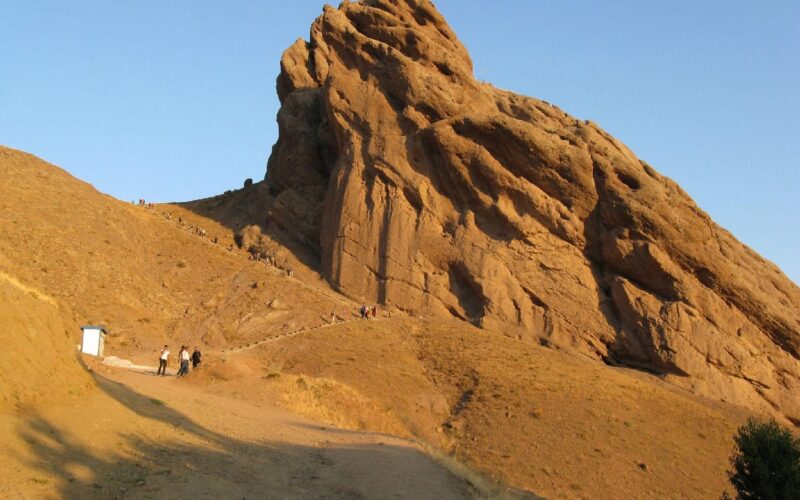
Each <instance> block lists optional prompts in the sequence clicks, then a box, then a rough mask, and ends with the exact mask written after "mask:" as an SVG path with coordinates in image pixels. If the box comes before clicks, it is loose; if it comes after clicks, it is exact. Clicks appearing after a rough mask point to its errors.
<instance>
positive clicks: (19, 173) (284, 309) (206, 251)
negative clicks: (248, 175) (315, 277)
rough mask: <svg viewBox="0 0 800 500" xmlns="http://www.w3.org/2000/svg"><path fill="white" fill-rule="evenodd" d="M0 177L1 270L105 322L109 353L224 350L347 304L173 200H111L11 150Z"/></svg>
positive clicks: (75, 334) (79, 314)
mask: <svg viewBox="0 0 800 500" xmlns="http://www.w3.org/2000/svg"><path fill="white" fill-rule="evenodd" d="M0 176H1V177H2V178H3V182H2V183H0V227H1V228H3V230H2V237H0V255H2V256H3V258H2V259H0V273H5V274H6V275H8V276H12V277H14V278H15V279H16V280H18V281H19V282H21V283H26V284H28V285H30V286H31V287H35V288H37V289H39V290H41V291H42V292H43V293H45V294H47V295H48V296H50V297H52V299H53V300H54V301H56V302H58V303H59V304H63V305H64V306H65V307H66V308H67V309H68V310H69V311H71V316H70V317H69V319H70V320H71V321H74V322H77V323H80V324H85V323H92V324H104V325H106V326H107V327H108V329H109V331H110V335H109V337H108V339H107V340H108V348H109V350H110V352H113V353H115V354H117V355H122V356H128V355H132V356H138V357H141V356H151V357H150V358H149V359H147V361H150V362H152V360H153V359H156V357H157V353H158V350H159V348H160V346H162V345H163V344H165V343H169V344H170V345H171V346H172V348H173V352H177V348H178V347H179V346H180V344H183V343H186V344H189V343H191V344H192V345H195V344H201V345H203V346H206V347H224V346H225V345H227V344H228V343H234V344H236V343H242V342H247V341H248V340H250V339H253V338H260V337H262V336H263V335H264V334H265V332H272V333H277V332H281V331H288V330H291V329H294V328H297V327H299V326H301V325H318V324H321V323H323V322H324V321H327V320H329V318H330V312H331V310H333V309H342V308H344V307H346V306H349V305H350V302H348V301H345V300H344V299H343V298H342V297H339V296H337V295H336V294H334V293H330V292H327V294H325V293H323V292H321V291H317V290H316V289H315V288H313V287H310V286H308V285H305V284H304V283H302V282H300V281H298V280H297V279H292V278H288V277H287V276H286V274H287V273H286V272H285V271H283V270H281V269H278V268H274V267H271V266H267V265H265V264H264V263H263V262H255V261H250V260H247V258H246V256H245V255H246V254H245V253H244V252H240V251H238V249H236V248H233V249H232V250H229V247H231V245H232V242H233V238H232V235H231V233H230V231H228V230H227V229H226V228H224V227H222V226H220V225H218V224H214V223H213V222H212V221H209V220H202V223H201V221H200V219H199V218H197V217H195V216H194V215H193V214H191V213H189V212H186V211H183V210H182V209H181V208H179V207H172V206H157V207H153V208H146V207H141V206H134V205H132V204H129V203H124V202H121V201H119V200H116V199H114V198H112V197H110V196H107V195H103V194H101V193H98V192H97V191H96V190H95V189H94V188H92V187H91V186H90V185H88V184H86V183H84V182H81V181H79V180H77V179H75V178H73V177H71V176H70V175H69V174H67V173H66V172H64V171H63V170H61V169H59V168H57V167H54V166H53V165H50V164H47V163H45V162H43V161H42V160H40V159H38V158H36V157H34V156H32V155H29V154H26V153H23V152H20V151H15V150H12V149H9V148H2V147H0ZM168 214H169V215H168ZM201 230H202V231H204V232H205V234H204V235H201V234H198V233H199V232H200V231H201ZM214 238H216V241H217V243H214V242H213V241H214ZM296 266H297V267H296V268H297V271H298V274H300V273H301V272H302V265H301V264H300V263H297V264H296ZM326 288H327V287H326ZM290 305H291V307H292V308H291V311H290V310H289V308H288V306H290ZM74 325H75V323H72V331H71V335H72V339H73V341H74V342H78V341H79V331H78V330H77V329H76V328H75V327H74Z"/></svg>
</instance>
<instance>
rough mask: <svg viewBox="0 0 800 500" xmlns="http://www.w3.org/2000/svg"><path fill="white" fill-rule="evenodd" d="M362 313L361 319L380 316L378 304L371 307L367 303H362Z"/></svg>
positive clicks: (360, 310) (360, 311)
mask: <svg viewBox="0 0 800 500" xmlns="http://www.w3.org/2000/svg"><path fill="white" fill-rule="evenodd" d="M358 312H359V313H360V314H361V319H370V318H377V317H378V306H372V307H371V308H370V307H369V306H367V305H366V304H362V305H361V308H360V309H359V310H358Z"/></svg>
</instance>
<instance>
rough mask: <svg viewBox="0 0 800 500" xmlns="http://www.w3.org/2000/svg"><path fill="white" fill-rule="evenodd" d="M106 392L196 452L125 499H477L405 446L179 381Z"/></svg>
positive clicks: (162, 463) (111, 379) (175, 458)
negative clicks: (171, 430)
mask: <svg viewBox="0 0 800 500" xmlns="http://www.w3.org/2000/svg"><path fill="white" fill-rule="evenodd" d="M101 384H102V385H103V386H104V390H106V391H107V392H109V393H110V394H111V395H112V396H113V397H115V398H116V399H118V400H120V401H121V402H123V404H125V405H126V406H128V407H129V408H131V409H132V410H134V411H136V412H137V413H140V414H142V415H144V416H146V417H148V418H151V419H157V420H161V421H162V422H164V423H167V424H169V425H171V426H173V427H174V432H175V434H176V437H178V438H179V439H180V440H181V441H187V442H190V443H192V445H191V446H190V447H189V448H186V446H187V445H185V444H184V445H181V446H178V447H177V448H176V447H174V446H170V447H165V449H163V450H156V452H155V453H156V457H154V458H156V461H157V464H158V465H157V468H156V469H155V470H153V471H152V472H150V473H148V474H146V475H144V476H143V477H142V478H141V479H140V480H139V481H138V484H137V485H136V487H135V488H133V489H132V490H131V491H129V492H128V493H127V494H126V495H125V498H181V497H185V498H237V499H238V498H278V497H280V498H414V499H446V498H472V497H474V495H475V492H474V491H473V489H472V487H471V486H470V484H469V483H468V482H466V481H465V480H463V479H461V478H459V477H457V476H456V475H454V474H453V473H452V472H450V471H449V470H447V469H446V468H445V467H444V466H443V465H441V464H440V463H438V462H436V461H434V460H433V459H432V458H430V457H429V456H427V455H426V454H424V453H423V452H422V451H420V450H419V448H417V446H416V445H414V444H413V443H411V442H408V441H406V440H402V439H399V438H394V437H391V436H387V435H382V434H374V433H367V432H354V431H346V430H340V429H333V428H330V427H327V426H324V425H320V424H318V423H315V422H313V421H311V420H308V419H304V418H302V417H298V416H295V415H292V414H290V413H287V412H284V411H282V410H278V409H275V408H270V407H257V406H254V405H252V404H249V403H246V402H243V401H237V400H233V399H229V398H224V397H219V396H214V395H208V394H206V393H205V392H203V390H202V389H201V388H198V387H194V386H191V385H190V384H187V383H186V382H185V381H182V380H179V379H176V378H175V377H165V378H161V377H155V376H152V375H149V374H143V373H135V372H129V371H124V370H109V371H108V373H107V375H106V379H105V380H102V381H101ZM154 402H155V403H154ZM186 415H191V418H188V417H187V416H186ZM165 471H167V472H165Z"/></svg>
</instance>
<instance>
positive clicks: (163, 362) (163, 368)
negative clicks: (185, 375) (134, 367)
mask: <svg viewBox="0 0 800 500" xmlns="http://www.w3.org/2000/svg"><path fill="white" fill-rule="evenodd" d="M168 359H169V351H168V350H167V345H166V344H164V348H163V349H161V356H160V357H159V358H158V371H157V372H156V375H161V376H162V377H163V376H164V375H166V374H167V360H168Z"/></svg>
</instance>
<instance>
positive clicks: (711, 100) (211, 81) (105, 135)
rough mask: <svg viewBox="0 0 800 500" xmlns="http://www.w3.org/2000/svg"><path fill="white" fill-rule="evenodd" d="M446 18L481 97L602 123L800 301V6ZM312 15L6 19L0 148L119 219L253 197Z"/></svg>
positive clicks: (43, 1)
mask: <svg viewBox="0 0 800 500" xmlns="http://www.w3.org/2000/svg"><path fill="white" fill-rule="evenodd" d="M436 5H437V6H438V7H439V9H440V10H441V11H442V12H443V13H444V14H445V16H446V17H447V19H448V20H449V22H450V24H451V25H452V26H453V28H454V29H455V31H456V33H458V35H459V37H460V38H461V40H462V41H463V42H464V44H465V45H466V46H467V48H468V49H469V50H470V52H471V54H472V57H473V60H474V63H475V73H476V76H477V77H478V78H480V79H482V80H486V81H488V82H491V83H494V84H495V85H497V86H498V87H502V88H506V89H509V90H513V91H516V92H519V93H522V94H527V95H532V96H535V97H539V98H542V99H545V100H547V101H550V102H552V103H554V104H557V105H558V106H560V107H561V108H562V109H564V110H565V111H567V112H568V113H571V114H573V115H575V116H577V117H579V118H587V119H592V120H594V121H596V122H597V123H598V124H600V125H601V126H602V127H604V128H605V129H606V130H608V131H609V132H610V133H611V134H613V135H614V136H616V137H617V138H619V139H621V140H622V141H623V142H625V143H626V144H627V145H628V146H629V147H631V149H633V150H634V152H636V153H637V154H638V155H639V156H640V157H641V158H642V159H644V160H646V161H647V162H649V163H650V164H652V165H653V166H654V167H655V168H656V169H658V170H659V171H660V172H662V173H663V174H665V175H668V176H670V177H672V178H673V179H675V180H676V181H677V182H678V183H679V184H680V185H681V186H683V188H684V189H685V190H686V191H687V192H688V193H689V194H690V195H691V196H692V197H694V199H695V200H696V201H697V202H698V204H699V205H700V206H701V207H702V208H703V209H705V210H706V211H707V212H708V213H710V215H711V216H712V217H713V218H714V219H715V220H716V221H717V222H718V223H720V224H721V225H722V226H724V227H726V228H728V229H729V230H730V231H731V232H733V234H734V235H736V236H737V237H738V238H739V239H741V240H742V241H744V242H745V243H747V244H748V245H750V246H751V247H753V248H754V249H756V250H757V251H758V252H759V253H761V254H762V255H764V256H765V257H766V258H768V259H770V260H772V261H774V262H776V263H777V264H778V265H780V266H781V267H782V268H783V269H784V271H785V272H786V273H787V274H788V275H789V276H790V277H792V278H793V279H794V281H795V282H800V222H798V217H800V209H799V208H798V203H800V160H798V158H799V156H798V152H797V148H798V147H799V146H800V2H799V1H797V0H774V1H770V0H766V1H762V2H755V1H752V0H729V1H726V2H722V1H711V0H707V1H698V0H671V1H661V2H649V1H641V0H635V1H634V0H630V1H620V0H609V1H602V2H598V1H596V0H591V1H590V0H583V1H572V2H553V1H545V0H504V1H498V2H487V1H486V0H440V1H438V2H436ZM321 7H322V2H321V1H319V0H292V1H280V2H277V1H255V0H253V1H234V0H232V1H228V2H220V1H211V0H208V1H199V0H166V1H165V0H159V1H156V0H114V1H88V0H87V1H75V2H64V1H60V0H50V1H48V0H3V1H2V2H0V20H2V29H0V144H4V145H7V146H11V147H14V148H18V149H22V150H25V151H28V152H31V153H34V154H36V155H38V156H40V157H42V158H44V159H46V160H48V161H50V162H52V163H55V164H57V165H59V166H61V167H63V168H65V169H66V170H68V171H69V172H70V173H72V174H73V175H75V176H77V177H79V178H81V179H83V180H86V181H88V182H90V183H92V184H93V185H95V187H97V188H98V189H100V190H101V191H104V192H107V193H109V194H112V195H114V196H116V197H118V198H121V199H123V200H132V199H138V198H141V197H144V198H146V199H148V200H153V201H180V200H188V199H194V198H200V197H205V196H210V195H213V194H217V193H220V192H222V191H225V190H226V189H231V188H236V187H240V186H241V184H242V182H243V180H244V179H245V178H247V177H252V178H254V179H260V178H262V177H263V176H264V171H265V165H266V159H267V156H268V155H269V151H270V148H271V147H272V144H273V143H274V142H275V139H276V135H277V127H276V124H275V114H276V112H277V109H278V100H277V97H276V95H275V77H276V76H277V73H278V70H279V59H280V54H281V52H282V51H283V49H285V48H286V47H287V46H288V45H289V44H291V43H292V42H293V41H294V40H295V39H296V38H298V37H303V38H307V36H308V29H309V26H310V23H311V21H312V20H313V19H314V18H315V17H316V16H317V15H318V14H319V13H320V12H321ZM0 182H2V179H0Z"/></svg>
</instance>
